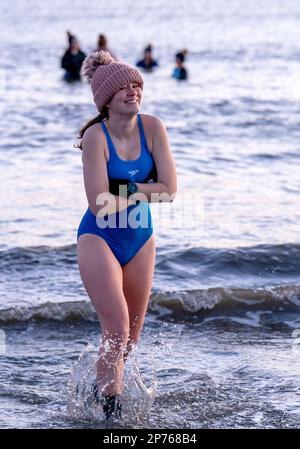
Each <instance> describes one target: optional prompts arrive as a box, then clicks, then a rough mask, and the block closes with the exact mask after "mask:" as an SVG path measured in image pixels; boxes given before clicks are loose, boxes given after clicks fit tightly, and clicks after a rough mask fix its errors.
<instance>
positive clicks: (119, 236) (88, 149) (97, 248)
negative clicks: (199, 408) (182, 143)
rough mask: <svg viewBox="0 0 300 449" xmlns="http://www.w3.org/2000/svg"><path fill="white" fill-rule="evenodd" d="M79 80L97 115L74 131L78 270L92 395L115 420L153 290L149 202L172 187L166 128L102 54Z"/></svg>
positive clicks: (122, 69) (169, 194)
mask: <svg viewBox="0 0 300 449" xmlns="http://www.w3.org/2000/svg"><path fill="white" fill-rule="evenodd" d="M82 74H83V75H84V76H85V77H86V79H87V80H88V81H89V82H90V84H91V88H92V93H93V97H94V102H95V104H96V107H97V109H98V111H99V113H100V114H99V115H98V116H97V117H96V118H94V119H93V120H91V121H90V122H88V123H87V124H86V125H85V127H84V128H83V129H82V130H81V132H80V137H81V138H82V140H81V143H80V148H81V149H82V162H83V177H84V185H85V190H86V196H87V201H88V209H87V211H86V213H85V214H84V216H83V218H82V220H81V223H80V225H79V229H78V235H77V251H78V265H79V270H80V274H81V278H82V281H83V284H84V286H85V288H86V291H87V293H88V295H89V297H90V299H91V302H92V304H93V306H94V308H95V310H96V313H97V316H98V318H99V321H100V325H101V329H102V341H101V345H100V349H99V357H98V361H97V378H96V381H95V384H94V386H93V389H94V394H95V399H96V400H97V402H100V403H101V404H102V406H103V410H104V412H105V414H106V417H107V418H108V417H109V416H110V415H111V414H112V413H117V412H119V415H120V410H121V404H120V399H119V394H120V393H121V392H122V390H123V388H124V385H123V374H124V362H125V360H126V357H127V356H128V353H129V352H130V350H131V349H132V347H133V345H135V344H136V343H137V341H138V339H139V336H140V333H141V330H142V327H143V323H144V317H145V313H146V309H147V305H148V300H149V296H150V292H151V286H152V279H153V272H154V262H155V242H154V235H153V229H152V220H151V212H150V208H149V204H148V203H149V202H158V201H159V202H161V201H172V200H173V199H174V197H175V194H176V190H177V181H176V170H175V164H174V160H173V156H172V153H171V151H170V148H169V143H168V136H167V132H166V128H165V126H164V124H163V123H162V121H161V120H160V119H159V118H157V117H154V116H151V115H148V114H140V112H139V110H140V104H141V98H142V90H143V79H142V77H141V75H140V73H139V72H138V70H136V69H135V68H133V67H131V66H130V65H127V64H124V63H121V62H117V61H114V60H113V59H112V58H111V56H110V55H109V54H108V53H107V52H104V51H100V52H93V53H92V54H90V55H89V56H88V57H87V58H86V60H85V61H84V64H83V67H82ZM153 169H154V171H153ZM155 171H156V179H151V181H155V182H149V178H151V175H152V174H153V173H154V172H155ZM119 186H121V187H119ZM155 194H156V195H155ZM159 195H161V196H160V197H159ZM100 392H101V394H100Z"/></svg>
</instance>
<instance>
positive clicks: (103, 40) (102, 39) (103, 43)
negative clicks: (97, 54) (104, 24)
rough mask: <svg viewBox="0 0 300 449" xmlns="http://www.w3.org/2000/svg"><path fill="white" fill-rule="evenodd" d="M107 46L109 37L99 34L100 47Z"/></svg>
mask: <svg viewBox="0 0 300 449" xmlns="http://www.w3.org/2000/svg"><path fill="white" fill-rule="evenodd" d="M106 46H107V39H106V37H105V35H104V34H99V36H98V47H99V48H100V47H106Z"/></svg>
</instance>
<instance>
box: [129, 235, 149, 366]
mask: <svg viewBox="0 0 300 449" xmlns="http://www.w3.org/2000/svg"><path fill="white" fill-rule="evenodd" d="M154 264H155V240H154V235H152V236H151V237H150V238H149V240H147V242H146V243H145V244H144V245H143V246H142V248H141V249H140V250H139V251H138V252H137V253H136V255H135V256H134V257H133V259H131V260H130V262H128V263H127V264H126V265H124V267H123V268H122V271H123V291H124V295H125V299H126V302H127V306H128V312H129V338H128V342H127V348H126V351H125V354H124V361H125V360H126V358H127V356H128V354H129V352H130V351H131V349H132V347H133V345H134V344H136V343H137V342H138V340H139V337H140V333H141V331H142V328H143V324H144V318H145V314H146V311H147V306H148V301H149V297H150V293H151V288H152V281H153V273H154Z"/></svg>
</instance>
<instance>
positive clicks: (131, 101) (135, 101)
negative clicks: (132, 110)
mask: <svg viewBox="0 0 300 449" xmlns="http://www.w3.org/2000/svg"><path fill="white" fill-rule="evenodd" d="M124 103H132V104H133V103H137V100H129V101H124Z"/></svg>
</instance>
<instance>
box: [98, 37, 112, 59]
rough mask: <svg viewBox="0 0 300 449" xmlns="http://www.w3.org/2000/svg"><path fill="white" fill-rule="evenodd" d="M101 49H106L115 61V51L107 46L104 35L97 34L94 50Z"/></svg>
mask: <svg viewBox="0 0 300 449" xmlns="http://www.w3.org/2000/svg"><path fill="white" fill-rule="evenodd" d="M101 50H103V51H108V53H109V54H110V56H111V57H112V58H113V59H114V60H115V61H116V60H117V57H116V55H115V53H114V52H113V51H112V50H111V48H109V46H108V41H107V38H106V36H105V35H104V34H99V36H98V43H97V48H96V50H95V51H101Z"/></svg>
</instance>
